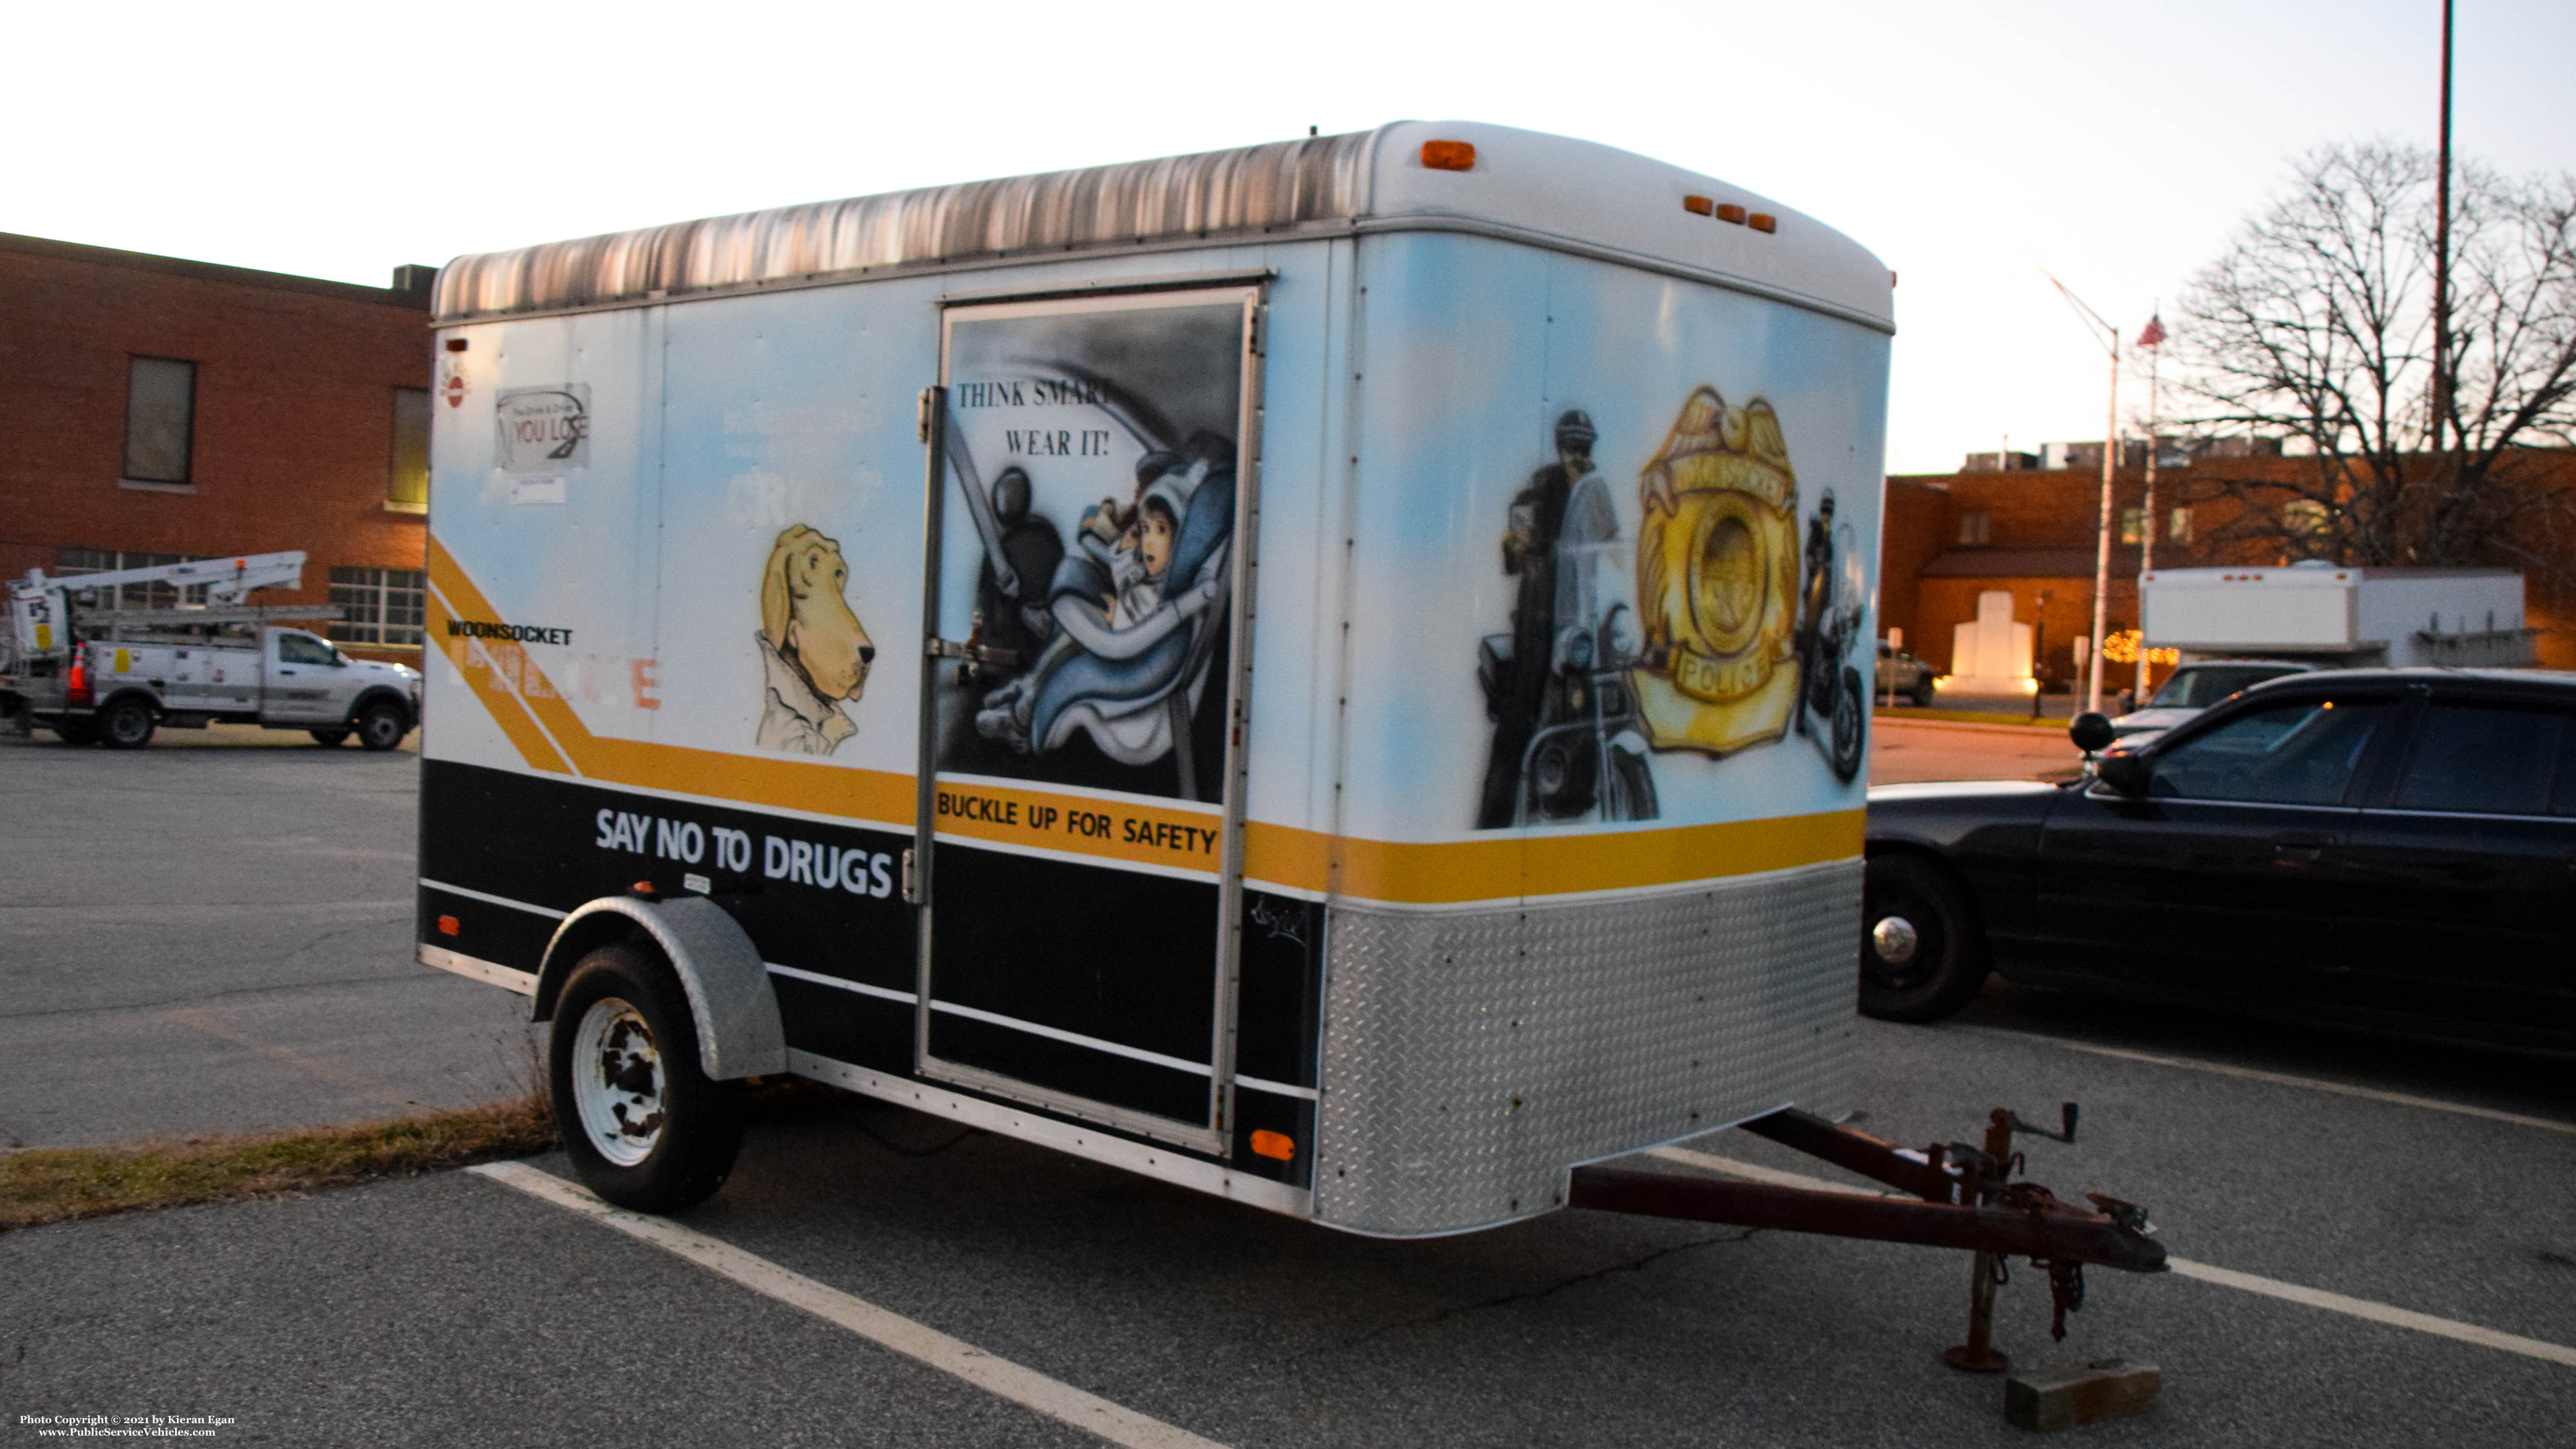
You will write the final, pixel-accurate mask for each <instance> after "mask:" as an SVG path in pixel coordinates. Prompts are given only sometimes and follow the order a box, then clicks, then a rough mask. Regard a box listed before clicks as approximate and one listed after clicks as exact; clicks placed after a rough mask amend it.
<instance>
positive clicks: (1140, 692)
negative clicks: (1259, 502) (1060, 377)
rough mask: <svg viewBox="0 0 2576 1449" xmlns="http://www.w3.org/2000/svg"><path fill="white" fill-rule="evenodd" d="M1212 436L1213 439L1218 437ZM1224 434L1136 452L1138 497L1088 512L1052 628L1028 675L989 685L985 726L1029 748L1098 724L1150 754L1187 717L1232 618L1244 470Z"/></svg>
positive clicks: (1156, 754) (1108, 745)
mask: <svg viewBox="0 0 2576 1449" xmlns="http://www.w3.org/2000/svg"><path fill="white" fill-rule="evenodd" d="M1209 441H1210V442H1211V443H1213V442H1214V440H1209ZM1227 451H1229V450H1225V449H1224V448H1223V445H1222V444H1221V443H1219V444H1216V445H1215V446H1201V447H1198V448H1194V449H1193V454H1194V456H1184V455H1182V454H1178V453H1170V452H1161V451H1157V452H1153V453H1148V454H1146V455H1145V456H1144V457H1143V458H1142V459H1140V460H1138V462H1137V464H1136V482H1137V492H1136V501H1135V503H1134V505H1133V506H1132V507H1130V508H1128V509H1125V510H1121V509H1118V508H1117V507H1116V506H1115V505H1114V504H1113V503H1112V502H1110V501H1109V500H1105V499H1104V500H1103V501H1102V503H1101V504H1100V506H1098V507H1095V508H1093V509H1092V510H1090V511H1089V512H1088V513H1086V514H1085V515H1084V518H1083V526H1082V530H1081V533H1080V534H1079V535H1078V537H1077V538H1076V541H1075V545H1076V546H1075V548H1074V550H1073V551H1071V552H1069V553H1068V554H1066V556H1065V558H1064V561H1063V562H1062V563H1060V564H1059V565H1057V567H1056V574H1055V578H1054V580H1053V582H1052V583H1051V584H1050V586H1049V588H1048V590H1047V607H1048V612H1049V613H1050V614H1051V616H1052V617H1053V618H1054V620H1055V626H1056V627H1055V637H1054V638H1053V639H1052V640H1050V641H1049V643H1048V645H1047V647H1046V651H1045V652H1044V653H1043V654H1042V655H1040V656H1039V658H1038V661H1037V664H1036V666H1035V667H1034V668H1032V669H1030V670H1029V671H1028V672H1027V673H1025V674H1023V675H1021V676H1020V677H1019V678H1017V679H1014V680H1012V681H1011V682H1010V683H1008V684H1006V685H1004V686H1002V687H1001V688H999V689H996V690H994V691H992V692H991V693H990V694H987V695H986V696H985V697H984V702H983V703H984V707H983V709H982V710H980V711H979V712H978V713H977V714H976V716H975V728H976V730H977V732H978V733H980V734H982V735H984V736H985V737H986V738H988V739H994V740H1001V741H1005V742H1007V743H1008V744H1010V745H1011V747H1012V748H1014V749H1016V750H1019V751H1021V752H1022V753H1031V752H1035V753H1040V754H1043V753H1046V752H1048V751H1051V750H1054V749H1057V748H1059V747H1060V746H1062V745H1064V744H1065V743H1066V742H1067V741H1069V740H1071V739H1072V738H1073V737H1074V736H1075V735H1076V734H1084V735H1088V736H1089V737H1090V739H1091V741H1092V743H1094V744H1095V745H1097V746H1098V747H1099V748H1100V750H1101V752H1102V753H1103V754H1105V755H1108V756H1109V757H1110V758H1111V759H1114V760H1116V761H1118V762H1119V763H1121V764H1127V765H1143V764H1150V763H1152V762H1153V761H1155V760H1158V759H1160V758H1162V757H1163V756H1164V755H1165V754H1167V753H1169V752H1170V750H1171V748H1172V745H1173V742H1174V739H1175V734H1176V731H1181V730H1186V729H1187V728H1188V721H1189V716H1190V713H1191V712H1192V710H1193V709H1194V708H1195V706H1196V704H1197V701H1198V696H1199V693H1200V691H1201V688H1202V686H1203V685H1204V683H1205V675H1206V672H1207V660H1208V656H1209V653H1210V648H1211V646H1212V645H1213V643H1214V640H1215V632H1214V625H1215V624H1216V622H1217V621H1218V620H1219V619H1221V618H1222V617H1223V614H1224V606H1223V601H1224V598H1225V593H1226V588H1227V584H1228V576H1227V571H1226V570H1227V563H1228V555H1229V547H1228V545H1229V541H1230V540H1231V538H1232V535H1233V528H1234V469H1233V466H1232V462H1231V459H1230V458H1228V457H1226V456H1225V453H1226V452H1227Z"/></svg>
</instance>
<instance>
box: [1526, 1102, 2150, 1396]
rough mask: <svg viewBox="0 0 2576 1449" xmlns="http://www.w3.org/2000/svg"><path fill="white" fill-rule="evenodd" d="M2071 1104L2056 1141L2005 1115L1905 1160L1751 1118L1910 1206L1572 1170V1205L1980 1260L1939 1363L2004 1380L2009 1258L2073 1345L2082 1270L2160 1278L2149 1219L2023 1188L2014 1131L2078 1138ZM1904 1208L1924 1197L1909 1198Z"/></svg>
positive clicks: (1757, 1128)
mask: <svg viewBox="0 0 2576 1449" xmlns="http://www.w3.org/2000/svg"><path fill="white" fill-rule="evenodd" d="M2075 1118H2076V1108H2075V1104H2074V1103H2072V1102H2069V1103H2067V1104H2066V1106H2065V1119H2064V1126H2063V1128H2062V1129H2060V1130H2059V1131H2055V1132H2051V1131H2049V1130H2047V1129H2046V1128H2041V1127H2034V1126H2032V1125H2031V1124H2030V1123H2027V1122H2024V1121H2022V1120H2021V1119H2020V1118H2019V1117H2018V1116H2015V1115H2014V1114H2013V1113H2011V1112H2009V1111H2007V1110H2005V1109H2004V1108H2001V1107H1997V1108H1996V1109H1995V1110H1994V1114H1993V1116H1992V1117H1991V1118H1990V1119H1989V1120H1988V1122H1987V1124H1986V1134H1985V1142H1984V1144H1983V1145H1982V1146H1977V1147H1972V1146H1969V1145H1968V1144H1966V1143H1962V1142H1948V1143H1934V1144H1933V1145H1932V1146H1930V1147H1928V1148H1925V1149H1924V1150H1923V1151H1922V1152H1920V1153H1915V1152H1908V1151H1906V1150H1905V1149H1903V1148H1900V1147H1898V1146H1896V1145H1895V1144H1894V1143H1890V1142H1883V1141H1880V1140H1879V1139H1878V1138H1875V1137H1872V1136H1870V1135H1869V1134H1867V1133H1865V1132H1856V1131H1854V1130H1852V1129H1851V1128H1849V1127H1842V1126H1837V1125H1835V1124H1834V1123H1831V1122H1828V1121H1826V1120H1824V1119H1823V1118H1821V1117H1817V1116H1814V1115H1813V1114H1810V1113H1807V1112H1801V1111H1799V1110H1798V1109H1797V1108H1795V1107H1787V1108H1783V1109H1781V1110H1780V1111H1777V1112H1774V1113H1772V1114H1771V1115H1769V1116H1767V1117H1756V1118H1754V1119H1753V1120H1752V1121H1750V1122H1746V1123H1744V1124H1742V1125H1743V1127H1744V1130H1746V1131H1748V1132H1753V1133H1757V1134H1759V1135H1761V1136H1763V1137H1767V1138H1770V1139H1771V1140H1772V1141H1774V1142H1777V1143H1779V1144H1780V1145H1782V1146H1784V1147H1789V1148H1793V1149H1795V1150H1797V1151H1799V1152H1804V1153H1806V1154H1808V1155H1809V1156H1811V1157H1816V1158H1820V1159H1822V1160H1824V1161H1826V1162H1830V1163H1832V1164H1834V1165H1835V1166H1837V1167H1841V1168H1844V1169H1846V1170H1848V1171H1851V1172H1856V1173H1859V1174H1860V1175H1861V1176H1863V1177H1869V1178H1874V1179H1876V1180H1878V1181H1880V1182H1883V1183H1886V1184H1888V1185H1889V1186H1890V1187H1893V1188H1895V1189H1897V1190H1898V1192H1900V1193H1903V1194H1906V1195H1907V1196H1906V1197H1899V1196H1893V1195H1881V1194H1869V1193H1863V1192H1859V1191H1842V1190H1838V1189H1829V1188H1822V1187H1802V1186H1790V1185H1787V1184H1781V1183H1769V1182H1745V1181H1734V1180H1729V1179H1726V1178H1717V1177H1694V1176H1685V1175H1683V1174H1681V1173H1674V1172H1648V1171H1639V1170H1637V1169H1635V1168H1627V1167H1611V1166H1603V1165H1598V1164H1595V1165H1589V1166H1584V1167H1578V1168H1576V1169H1574V1179H1573V1189H1572V1191H1571V1192H1570V1193H1569V1194H1568V1195H1567V1198H1566V1206H1568V1207H1578V1208H1590V1209H1593V1210H1595V1211H1598V1212H1614V1213H1635V1214H1639V1215H1642V1216H1646V1217H1659V1218H1687V1219H1690V1220H1692V1221H1694V1222H1704V1223H1731V1224H1734V1225H1736V1226H1739V1227H1748V1228H1774V1229H1779V1230H1782V1231H1786V1232H1794V1233H1820V1234H1823V1235H1825V1236H1827V1237H1836V1238H1872V1239H1876V1240H1878V1241H1880V1242H1888V1243H1921V1244H1923V1245H1925V1246H1927V1247H1935V1248H1965V1249H1968V1250H1970V1251H1972V1252H1974V1253H1975V1254H1976V1265H1975V1268H1974V1270H1973V1274H1974V1276H1973V1277H1972V1278H1971V1280H1970V1289H1969V1301H1968V1338H1967V1341H1966V1342H1965V1343H1961V1344H1958V1345H1956V1346H1954V1347H1952V1348H1951V1349H1950V1350H1949V1351H1948V1352H1947V1353H1946V1354H1944V1355H1943V1357H1944V1358H1945V1359H1946V1360H1947V1361H1948V1363H1949V1364H1950V1366H1951V1367H1953V1368H1957V1369H1965V1370H1967V1371H1969V1372H1971V1373H2000V1372H2002V1371H2003V1370H2004V1369H2006V1368H2008V1367H2010V1366H2011V1361H2010V1360H2009V1359H2007V1358H2006V1357H2005V1356H2004V1355H2003V1354H2002V1353H2000V1352H1998V1351H1997V1350H1996V1349H1995V1347H1994V1343H1993V1332H1994V1310H1995V1289H1996V1288H1998V1287H2000V1286H2001V1285H2002V1284H2003V1283H2004V1282H2005V1273H2004V1260H2005V1259H2006V1258H2008V1257H2028V1258H2029V1259H2030V1260H2031V1266H2033V1267H2035V1268H2046V1269H2047V1270H2048V1290H2049V1299H2050V1307H2051V1310H2052V1316H2051V1321H2050V1324H2049V1331H2050V1333H2051V1334H2052V1335H2053V1336H2054V1337H2057V1338H2060V1339H2063V1338H2064V1337H2066V1315H2067V1314H2069V1313H2072V1312H2074V1311H2075V1310H2077V1309H2079V1308H2082V1307H2083V1306H2084V1265H2085V1264H2087V1263H2099V1264H2101V1265H2102V1266H2104V1267H2106V1268H2117V1269H2119V1270H2121V1271H2122V1272H2128V1273H2161V1272H2163V1271H2165V1250H2164V1246H2163V1245H2162V1244H2160V1243H2158V1242H2156V1241H2155V1239H2154V1236H2153V1235H2154V1233H2155V1228H2154V1226H2153V1225H2152V1224H2150V1223H2149V1222H2148V1221H2147V1215H2146V1213H2145V1211H2144V1210H2142V1209H2140V1208H2138V1207H2136V1206H2135V1205H2133V1204H2130V1203H2125V1202H2121V1201H2120V1200H2119V1199H2117V1198H2109V1197H2104V1196H2102V1195H2101V1194H2099V1193H2087V1194H2085V1196H2086V1197H2087V1198H2088V1199H2090V1200H2091V1202H2092V1203H2093V1210H2091V1211H2088V1210H2086V1209H2084V1208H2080V1207H2077V1206H2076V1205H2074V1204H2073V1203H2070V1202H2067V1201H2065V1200H2064V1199H2062V1198H2060V1197H2058V1196H2057V1195H2056V1194H2055V1193H2052V1192H2050V1191H2049V1190H2048V1189H2047V1188H2045V1187H2042V1186H2040V1185H2039V1184H2038V1183H2035V1182H2028V1181H2019V1182H2017V1181H2014V1180H2013V1171H2014V1169H2015V1168H2017V1167H2019V1166H2020V1165H2021V1154H2020V1153H2017V1152H2015V1151H2013V1150H2012V1139H2013V1134H2014V1133H2016V1132H2028V1133H2035V1134H2037V1135H2040V1136H2044V1137H2048V1138H2051V1139H2053V1140H2055V1141H2059V1142H2066V1143H2072V1142H2073V1141H2074V1140H2075ZM1907 1197H1911V1198H1915V1199H1920V1200H1919V1201H1908V1200H1907Z"/></svg>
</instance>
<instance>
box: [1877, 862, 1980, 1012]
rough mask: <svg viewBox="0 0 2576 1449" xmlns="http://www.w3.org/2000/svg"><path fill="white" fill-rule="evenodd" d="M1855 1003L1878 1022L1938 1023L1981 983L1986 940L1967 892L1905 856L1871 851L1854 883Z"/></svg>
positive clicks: (1928, 865)
mask: <svg viewBox="0 0 2576 1449" xmlns="http://www.w3.org/2000/svg"><path fill="white" fill-rule="evenodd" d="M1860 919H1861V937H1860V1009H1861V1014H1862V1015H1864V1016H1874V1017H1877V1018H1878V1019H1879V1020H1881V1021H1938V1020H1940V1019H1941V1018H1943V1017H1945V1016H1948V1015H1950V1014H1951V1013H1952V1012H1955V1011H1957V1010H1958V1009H1959V1008H1960V1007H1963V1006H1965V1005H1967V1004H1968V1002H1969V1001H1970V1000H1972V999H1973V998H1974V997H1975V996H1976V994H1977V992H1978V991H1979V990H1980V989H1981V988H1983V987H1984V986H1985V984H1986V943H1985V941H1984V939H1983V938H1982V936H1981V935H1980V934H1979V932H1978V930H1977V923H1976V918H1975V916H1974V915H1973V913H1972V912H1971V911H1970V909H1969V905H1968V895H1967V892H1966V891H1965V890H1964V889H1962V888H1961V887H1960V885H1959V883H1958V881H1957V880H1956V879H1955V878H1954V877H1952V876H1951V874H1950V873H1949V872H1948V871H1947V870H1944V869H1942V868H1941V867H1940V866H1938V865H1935V864H1933V863H1932V862H1931V861H1928V860H1925V859H1922V858H1921V857H1919V856H1912V855H1873V856H1871V857H1870V858H1869V865H1868V874H1867V876H1866V877H1865V879H1864V881H1863V884H1862V886H1861V918H1860Z"/></svg>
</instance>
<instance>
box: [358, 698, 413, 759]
mask: <svg viewBox="0 0 2576 1449" xmlns="http://www.w3.org/2000/svg"><path fill="white" fill-rule="evenodd" d="M410 733H411V721H409V720H407V719H404V718H403V712H402V706H400V705H397V704H390V703H387V702H386V701H384V700H381V699H380V700H377V701H376V702H375V703H374V704H371V705H368V706H367V707H366V708H365V709H362V710H360V711H358V743H359V744H362V745H364V746H366V747H367V748H368V749H371V750H390V749H392V748H393V747H394V746H396V745H398V744H401V743H402V742H403V736H405V735H407V734H410Z"/></svg>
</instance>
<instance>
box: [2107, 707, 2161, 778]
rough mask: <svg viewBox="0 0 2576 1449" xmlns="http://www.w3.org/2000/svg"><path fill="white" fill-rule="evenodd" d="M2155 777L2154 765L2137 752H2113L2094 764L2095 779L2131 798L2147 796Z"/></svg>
mask: <svg viewBox="0 0 2576 1449" xmlns="http://www.w3.org/2000/svg"><path fill="white" fill-rule="evenodd" d="M2096 717H2097V718H2098V717H2099V716H2096ZM2154 777H2155V765H2154V763H2153V762H2152V761H2150V760H2149V759H2148V758H2147V757H2146V756H2145V755H2143V754H2140V753H2138V752H2137V751H2135V750H2113V751H2111V752H2110V753H2109V754H2107V755H2104V756H2102V757H2101V758H2100V759H2098V760H2095V761H2094V762H2093V778H2094V779H2097V780H2099V781H2101V782H2102V783H2103V784H2105V785H2107V786H2109V787H2110V788H2111V789H2113V790H2115V791H2117V792H2119V793H2120V794H2123V795H2128V796H2131V797H2138V796H2143V795H2145V794H2146V793H2147V786H2148V785H2149V784H2150V783H2151V782H2152V781H2153V779H2154Z"/></svg>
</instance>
